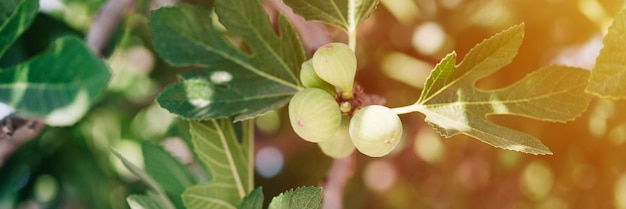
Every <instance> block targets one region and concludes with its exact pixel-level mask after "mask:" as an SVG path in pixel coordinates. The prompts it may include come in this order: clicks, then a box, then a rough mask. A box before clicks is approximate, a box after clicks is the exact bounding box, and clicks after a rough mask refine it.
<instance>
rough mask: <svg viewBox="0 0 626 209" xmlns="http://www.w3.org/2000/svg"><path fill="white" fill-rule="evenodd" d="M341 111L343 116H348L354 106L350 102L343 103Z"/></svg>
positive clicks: (340, 105)
mask: <svg viewBox="0 0 626 209" xmlns="http://www.w3.org/2000/svg"><path fill="white" fill-rule="evenodd" d="M339 110H340V111H341V113H343V114H348V113H350V111H351V110H352V104H350V102H342V103H341V104H339Z"/></svg>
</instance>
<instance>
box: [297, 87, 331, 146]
mask: <svg viewBox="0 0 626 209" xmlns="http://www.w3.org/2000/svg"><path fill="white" fill-rule="evenodd" d="M289 121H290V122H291V127H292V128H293V130H294V131H295V132H296V134H298V136H300V137H301V138H303V139H304V140H307V141H310V142H321V141H324V140H327V139H328V138H329V137H330V136H332V135H333V134H334V133H335V131H336V130H337V128H339V125H340V124H341V112H340V111H339V105H338V104H337V102H336V101H335V98H334V97H333V96H331V95H330V94H328V93H327V92H325V91H324V90H321V89H317V88H307V89H304V90H302V91H300V92H298V93H296V95H295V96H293V98H291V102H290V103H289Z"/></svg>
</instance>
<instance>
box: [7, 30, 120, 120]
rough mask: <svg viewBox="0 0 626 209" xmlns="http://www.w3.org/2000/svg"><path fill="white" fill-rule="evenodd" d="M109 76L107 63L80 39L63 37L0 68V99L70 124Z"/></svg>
mask: <svg viewBox="0 0 626 209" xmlns="http://www.w3.org/2000/svg"><path fill="white" fill-rule="evenodd" d="M110 77H111V75H110V74H109V71H108V69H107V66H106V65H105V64H104V63H103V62H102V60H100V59H99V58H98V57H96V56H94V55H93V54H92V53H91V52H90V51H89V49H88V48H87V46H86V45H85V44H84V43H83V42H82V41H81V40H78V39H76V38H64V39H60V40H58V41H55V42H54V43H53V44H52V46H50V47H49V49H47V50H46V51H45V52H43V53H41V54H39V55H37V56H36V57H34V58H32V59H30V60H28V61H27V62H25V63H21V64H19V65H16V66H14V67H11V68H8V69H4V70H2V71H0V101H2V102H4V103H6V104H8V105H10V106H12V107H13V108H15V109H16V111H17V112H18V113H20V114H23V115H25V116H28V117H34V118H44V119H45V120H46V122H47V123H48V124H49V125H71V124H73V123H75V122H76V121H78V120H79V119H80V118H81V117H82V116H83V115H84V114H85V113H86V112H87V110H88V109H89V108H90V107H91V106H92V105H93V104H94V103H95V101H96V99H97V98H98V96H100V95H101V93H102V92H103V91H104V90H105V88H106V86H107V83H108V81H109V78H110ZM42 101H45V102H42Z"/></svg>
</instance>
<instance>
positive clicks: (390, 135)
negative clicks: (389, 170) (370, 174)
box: [350, 105, 402, 157]
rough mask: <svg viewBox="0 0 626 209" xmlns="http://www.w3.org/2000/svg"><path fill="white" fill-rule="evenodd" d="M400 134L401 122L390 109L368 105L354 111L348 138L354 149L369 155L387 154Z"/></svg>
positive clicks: (396, 142) (396, 143)
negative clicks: (350, 139)
mask: <svg viewBox="0 0 626 209" xmlns="http://www.w3.org/2000/svg"><path fill="white" fill-rule="evenodd" d="M401 136H402V122H400V118H399V117H398V115H397V114H396V113H395V112H393V111H392V110H391V109H389V108H387V107H385V106H381V105H370V106H365V107H363V108H361V109H358V110H356V111H355V112H354V116H353V117H352V121H350V138H352V143H354V146H355V147H356V149H358V150H359V151H360V152H361V153H363V154H365V155H368V156H370V157H381V156H384V155H387V154H389V152H391V151H392V150H393V149H394V148H395V147H396V145H398V142H399V141H400V137H401Z"/></svg>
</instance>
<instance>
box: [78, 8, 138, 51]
mask: <svg viewBox="0 0 626 209" xmlns="http://www.w3.org/2000/svg"><path fill="white" fill-rule="evenodd" d="M134 4H135V0H109V1H106V3H105V4H104V6H102V7H101V8H100V11H98V14H96V16H95V17H94V18H93V20H92V22H91V27H89V32H87V38H86V41H87V45H88V46H89V48H90V49H91V50H92V51H93V52H94V53H96V54H98V55H100V56H102V55H103V53H104V52H105V50H106V47H107V45H108V43H109V39H110V38H111V34H112V33H113V30H114V29H115V27H116V26H117V24H118V23H119V21H120V19H121V17H122V14H123V13H124V11H125V10H127V9H128V8H131V7H132V6H133V5H134Z"/></svg>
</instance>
